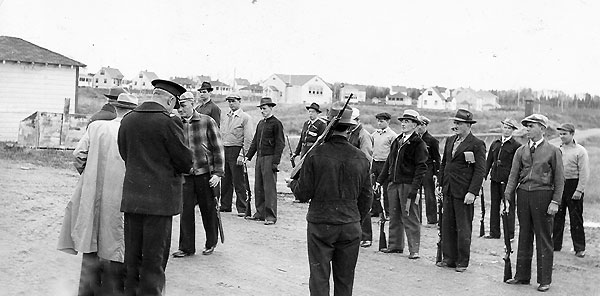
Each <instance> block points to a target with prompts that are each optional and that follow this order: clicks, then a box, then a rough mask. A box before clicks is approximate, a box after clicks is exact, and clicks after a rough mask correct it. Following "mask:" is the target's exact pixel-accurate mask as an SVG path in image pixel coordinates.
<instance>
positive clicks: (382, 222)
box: [377, 187, 387, 251]
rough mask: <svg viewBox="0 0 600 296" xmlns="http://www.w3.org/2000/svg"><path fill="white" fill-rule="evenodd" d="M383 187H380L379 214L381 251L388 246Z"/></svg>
mask: <svg viewBox="0 0 600 296" xmlns="http://www.w3.org/2000/svg"><path fill="white" fill-rule="evenodd" d="M383 190H384V189H383V188H381V187H380V188H379V194H377V195H379V203H380V204H381V214H380V215H379V251H381V250H383V249H386V248H387V239H386V237H385V222H386V221H387V217H386V216H385V206H384V202H383Z"/></svg>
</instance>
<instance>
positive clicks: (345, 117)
mask: <svg viewBox="0 0 600 296" xmlns="http://www.w3.org/2000/svg"><path fill="white" fill-rule="evenodd" d="M342 108H344V104H342V103H340V102H337V103H335V104H333V105H332V106H331V109H330V110H329V112H328V113H327V120H328V121H331V120H333V118H334V117H336V116H337V115H338V114H339V113H340V111H341V110H342ZM352 110H353V108H351V107H346V109H344V113H342V117H341V118H340V121H338V123H337V124H345V125H356V121H355V120H354V118H352V112H353V111H352Z"/></svg>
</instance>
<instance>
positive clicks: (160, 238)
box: [117, 79, 192, 295]
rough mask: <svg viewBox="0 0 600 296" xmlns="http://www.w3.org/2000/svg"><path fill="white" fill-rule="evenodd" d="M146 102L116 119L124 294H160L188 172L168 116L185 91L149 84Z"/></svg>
mask: <svg viewBox="0 0 600 296" xmlns="http://www.w3.org/2000/svg"><path fill="white" fill-rule="evenodd" d="M152 85H153V86H154V90H153V92H152V99H151V100H150V101H146V102H144V103H143V104H141V105H140V106H138V107H137V108H135V109H134V110H133V111H132V112H130V113H129V114H127V115H126V116H125V117H124V118H123V119H122V120H121V127H120V128H119V134H118V140H117V143H118V145H119V153H120V155H121V157H122V158H123V160H124V161H125V179H124V181H123V200H122V202H121V211H122V212H124V213H125V214H124V216H125V266H126V269H127V275H126V279H125V294H126V295H162V293H163V290H164V286H165V269H166V266H167V261H168V258H169V249H170V247H171V226H172V218H173V216H174V215H177V214H179V213H181V209H182V198H181V189H182V181H183V178H182V176H181V174H182V173H191V172H192V152H191V151H190V150H189V149H188V148H187V147H186V146H185V144H184V137H183V130H182V129H181V126H180V125H179V124H181V121H179V124H178V123H177V122H176V120H175V119H174V118H172V117H171V115H170V114H171V111H172V110H173V108H176V107H179V106H178V105H179V102H178V98H179V96H180V95H181V94H182V93H183V92H185V88H183V87H182V86H180V85H179V84H177V83H174V82H171V81H166V80H161V79H156V80H153V81H152Z"/></svg>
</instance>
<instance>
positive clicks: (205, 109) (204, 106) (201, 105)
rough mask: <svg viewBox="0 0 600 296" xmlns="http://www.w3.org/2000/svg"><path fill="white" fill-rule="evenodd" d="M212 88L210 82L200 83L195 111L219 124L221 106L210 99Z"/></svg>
mask: <svg viewBox="0 0 600 296" xmlns="http://www.w3.org/2000/svg"><path fill="white" fill-rule="evenodd" d="M212 91H213V88H212V85H210V82H208V81H204V82H202V85H201V86H200V88H199V89H198V93H199V94H200V100H199V101H198V106H196V111H198V113H200V114H204V115H208V116H210V117H212V119H214V120H215V122H216V123H217V126H219V127H220V126H221V108H219V106H217V104H215V102H213V101H212V99H211V94H212Z"/></svg>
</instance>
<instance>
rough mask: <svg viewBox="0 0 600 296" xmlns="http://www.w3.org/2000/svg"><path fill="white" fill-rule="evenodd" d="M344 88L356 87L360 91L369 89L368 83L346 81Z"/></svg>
mask: <svg viewBox="0 0 600 296" xmlns="http://www.w3.org/2000/svg"><path fill="white" fill-rule="evenodd" d="M344 88H355V89H357V90H359V91H367V86H366V85H361V84H350V83H344Z"/></svg>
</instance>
